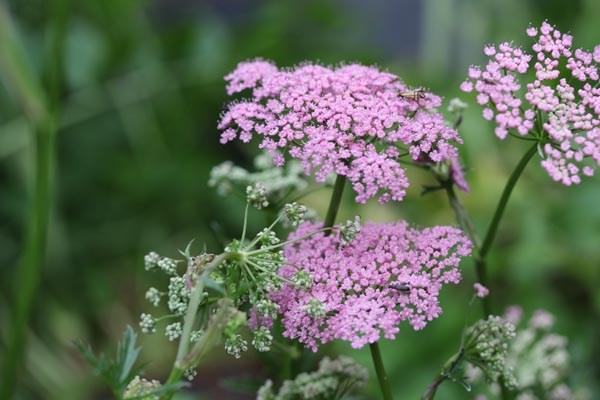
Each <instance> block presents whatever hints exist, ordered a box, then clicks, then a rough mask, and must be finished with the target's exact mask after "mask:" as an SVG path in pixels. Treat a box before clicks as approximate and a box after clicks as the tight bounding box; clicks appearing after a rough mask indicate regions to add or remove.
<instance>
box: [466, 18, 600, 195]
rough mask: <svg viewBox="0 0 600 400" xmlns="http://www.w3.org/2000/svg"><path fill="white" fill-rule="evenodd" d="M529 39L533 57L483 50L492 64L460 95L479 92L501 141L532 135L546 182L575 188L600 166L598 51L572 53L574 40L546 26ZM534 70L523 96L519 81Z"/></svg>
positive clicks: (475, 70)
mask: <svg viewBox="0 0 600 400" xmlns="http://www.w3.org/2000/svg"><path fill="white" fill-rule="evenodd" d="M527 35H528V36H530V37H535V38H536V39H537V41H536V42H535V43H534V45H533V46H532V50H533V55H531V54H528V53H527V52H525V51H524V50H522V49H521V48H518V47H515V46H514V45H513V44H512V43H501V44H500V45H499V46H497V47H496V46H491V45H490V46H486V47H485V48H484V53H485V54H486V55H487V56H488V57H490V61H489V62H488V64H487V65H486V66H485V69H483V70H482V69H481V68H479V67H470V68H469V74H468V75H469V76H468V79H467V80H466V81H465V82H463V83H462V84H461V89H462V90H463V91H465V92H471V91H473V90H475V91H476V92H477V102H478V103H479V104H481V105H483V106H485V108H484V110H483V117H484V118H485V119H487V120H490V121H492V120H493V121H494V122H495V124H496V129H495V132H496V135H497V136H498V137H499V138H500V139H504V138H505V137H506V136H507V135H508V134H509V133H510V131H511V130H513V131H515V132H516V133H517V134H518V135H521V136H526V135H529V134H532V135H533V136H535V137H536V139H538V140H540V141H541V143H543V147H542V148H543V153H544V154H543V157H544V159H543V161H542V166H543V167H544V169H546V171H547V172H548V174H549V175H550V177H551V178H552V179H553V180H555V181H558V182H561V183H563V184H565V185H571V184H577V183H579V182H580V181H581V174H582V173H583V175H587V176H591V175H593V173H594V170H595V169H596V168H597V167H598V165H600V117H599V116H600V88H599V87H598V63H599V62H600V45H598V46H596V47H595V48H594V50H593V52H588V51H585V50H583V49H580V48H578V49H575V50H573V49H572V43H573V36H571V35H569V34H564V33H561V32H560V31H558V30H557V29H556V28H554V27H553V26H552V25H550V24H549V23H548V22H544V23H543V24H542V26H541V27H540V28H539V29H537V28H532V27H530V28H528V29H527ZM532 67H533V70H534V71H535V78H534V80H533V81H532V82H530V83H527V84H526V86H525V91H524V93H523V90H522V85H521V83H520V81H519V77H520V76H521V75H524V74H526V73H527V72H529V71H530V70H531V69H532ZM563 68H564V69H566V70H568V71H569V72H568V73H567V74H563V73H562V71H561V69H563Z"/></svg>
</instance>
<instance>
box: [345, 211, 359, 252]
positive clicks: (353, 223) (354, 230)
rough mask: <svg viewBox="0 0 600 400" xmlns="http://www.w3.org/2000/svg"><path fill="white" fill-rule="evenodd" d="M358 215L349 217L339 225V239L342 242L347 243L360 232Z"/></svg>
mask: <svg viewBox="0 0 600 400" xmlns="http://www.w3.org/2000/svg"><path fill="white" fill-rule="evenodd" d="M360 228H361V226H360V217H359V216H358V215H357V216H356V217H354V219H353V220H352V219H349V220H348V221H346V222H344V223H343V224H342V226H341V227H340V241H341V242H342V244H344V245H345V244H348V243H350V242H351V241H353V240H354V238H356V237H357V236H358V234H359V233H360Z"/></svg>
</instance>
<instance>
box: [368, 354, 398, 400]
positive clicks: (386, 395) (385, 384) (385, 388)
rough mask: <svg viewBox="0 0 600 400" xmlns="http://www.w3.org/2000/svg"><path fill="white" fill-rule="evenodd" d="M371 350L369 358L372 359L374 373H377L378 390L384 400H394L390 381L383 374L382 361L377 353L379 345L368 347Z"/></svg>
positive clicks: (385, 374)
mask: <svg viewBox="0 0 600 400" xmlns="http://www.w3.org/2000/svg"><path fill="white" fill-rule="evenodd" d="M369 349H370V350H371V357H372V358H373V365H374V366H375V372H376V373H377V380H378V381H379V388H380V389H381V394H382V395H383V399H384V400H394V397H393V396H392V389H391V387H390V379H389V378H388V376H387V373H386V372H385V368H384V367H383V361H382V359H381V352H380V351H379V344H378V343H377V342H375V343H371V344H370V345H369Z"/></svg>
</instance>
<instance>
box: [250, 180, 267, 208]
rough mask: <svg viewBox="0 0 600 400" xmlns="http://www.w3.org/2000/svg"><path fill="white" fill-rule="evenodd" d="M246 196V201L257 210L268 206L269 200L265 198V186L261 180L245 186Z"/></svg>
mask: <svg viewBox="0 0 600 400" xmlns="http://www.w3.org/2000/svg"><path fill="white" fill-rule="evenodd" d="M246 197H247V199H248V203H249V204H250V205H251V206H252V207H254V208H257V209H259V210H260V209H261V208H264V207H268V205H269V200H267V188H266V187H265V185H264V184H263V183H261V182H257V183H255V184H254V185H251V186H248V187H246Z"/></svg>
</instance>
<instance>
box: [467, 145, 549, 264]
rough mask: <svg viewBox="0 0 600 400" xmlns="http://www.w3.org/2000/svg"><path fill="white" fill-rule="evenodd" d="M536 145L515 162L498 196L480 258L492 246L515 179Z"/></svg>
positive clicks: (529, 158) (484, 255) (480, 251)
mask: <svg viewBox="0 0 600 400" xmlns="http://www.w3.org/2000/svg"><path fill="white" fill-rule="evenodd" d="M537 146H538V144H537V143H535V144H534V145H533V146H531V147H530V148H529V150H527V152H526V153H525V154H524V155H523V158H521V160H520V161H519V164H517V166H516V168H515V170H514V171H513V173H512V174H511V175H510V178H509V179H508V182H507V183H506V186H505V187H504V191H503V192H502V197H500V202H499V203H498V207H496V212H495V213H494V218H493V219H492V223H491V224H490V227H489V228H488V230H487V233H486V235H485V239H484V240H483V244H482V245H481V248H480V249H479V257H480V258H481V259H484V260H485V257H486V255H487V253H488V251H489V250H490V248H491V247H492V243H493V242H494V238H495V237H496V233H497V232H498V226H499V224H500V220H501V219H502V215H503V214H504V210H505V208H506V205H507V204H508V200H509V198H510V195H511V194H512V191H513V189H514V187H515V185H516V183H517V181H518V180H519V177H520V176H521V174H522V173H523V170H524V169H525V167H526V166H527V163H528V162H529V160H531V157H533V155H534V154H535V153H536V152H537Z"/></svg>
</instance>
